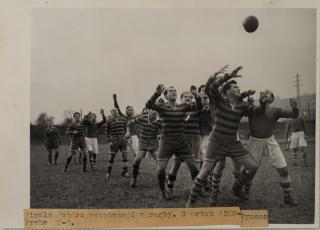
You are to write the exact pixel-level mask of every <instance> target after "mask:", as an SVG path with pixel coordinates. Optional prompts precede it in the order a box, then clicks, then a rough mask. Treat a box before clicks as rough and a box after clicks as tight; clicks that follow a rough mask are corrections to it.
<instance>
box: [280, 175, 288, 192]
mask: <svg viewBox="0 0 320 230" xmlns="http://www.w3.org/2000/svg"><path fill="white" fill-rule="evenodd" d="M280 186H281V188H282V191H283V195H284V196H290V195H291V178H290V177H289V176H287V177H280Z"/></svg>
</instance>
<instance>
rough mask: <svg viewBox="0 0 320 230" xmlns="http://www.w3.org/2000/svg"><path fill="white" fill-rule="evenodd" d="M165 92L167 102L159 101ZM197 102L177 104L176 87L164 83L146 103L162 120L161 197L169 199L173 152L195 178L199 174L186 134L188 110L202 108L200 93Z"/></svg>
mask: <svg viewBox="0 0 320 230" xmlns="http://www.w3.org/2000/svg"><path fill="white" fill-rule="evenodd" d="M162 93H163V94H164V96H165V98H166V99H167V101H168V102H167V103H165V104H163V103H158V104H156V103H155V102H156V100H157V98H158V97H160V96H161V94H162ZM194 97H195V99H196V102H197V104H194V103H191V104H177V103H176V99H177V91H176V89H175V88H174V87H168V88H167V89H165V88H164V87H163V85H158V87H157V89H156V92H155V93H154V94H153V96H152V97H151V98H150V99H149V100H148V102H147V103H146V107H147V108H149V109H153V110H155V111H157V112H158V113H159V116H160V119H161V121H162V134H161V139H160V146H159V154H158V183H159V187H160V199H163V198H164V199H167V195H166V186H165V179H166V168H167V164H168V161H169V159H170V158H171V156H172V155H173V154H176V155H177V156H178V157H180V158H182V159H183V160H184V162H185V163H186V164H187V165H188V167H189V170H190V173H191V177H192V178H195V177H196V176H197V174H198V172H199V171H198V169H197V167H196V164H195V161H194V156H193V154H192V151H191V149H190V148H189V146H188V145H187V139H186V136H185V134H184V120H185V117H186V112H189V111H196V110H199V109H201V107H202V105H201V101H200V98H199V96H198V95H196V94H195V95H194Z"/></svg>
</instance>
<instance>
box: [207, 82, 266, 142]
mask: <svg viewBox="0 0 320 230" xmlns="http://www.w3.org/2000/svg"><path fill="white" fill-rule="evenodd" d="M226 80H228V79H227V78H220V79H217V80H215V81H213V82H212V83H211V84H210V96H209V98H210V103H213V104H214V125H213V131H212V133H213V135H216V136H218V137H221V138H228V139H236V138H237V132H238V127H239V123H240V120H241V118H242V117H243V116H250V115H252V114H263V113H264V111H265V105H261V106H254V105H251V104H249V103H247V102H245V101H239V102H238V103H236V104H235V105H234V107H233V108H232V105H231V103H230V102H229V101H228V99H226V98H224V97H223V96H222V95H221V94H220V92H219V87H220V86H221V85H222V84H223V83H224V82H225V81H226Z"/></svg>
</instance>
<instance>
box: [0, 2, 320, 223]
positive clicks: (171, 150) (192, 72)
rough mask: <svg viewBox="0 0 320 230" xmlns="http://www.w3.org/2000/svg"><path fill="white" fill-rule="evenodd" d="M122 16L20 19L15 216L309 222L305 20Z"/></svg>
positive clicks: (308, 18)
mask: <svg viewBox="0 0 320 230" xmlns="http://www.w3.org/2000/svg"><path fill="white" fill-rule="evenodd" d="M42 4H43V5H46V4H47V5H48V4H51V1H50V2H48V1H47V2H43V3H42ZM270 4H271V3H270ZM114 5H116V4H114ZM57 6H59V4H57ZM132 6H133V7H98V6H96V7H72V4H70V5H68V7H31V9H30V11H29V13H30V15H29V16H30V18H29V20H30V21H29V23H30V30H29V34H28V35H29V38H30V43H29V45H30V47H29V50H28V52H29V54H30V55H29V58H30V60H29V62H28V66H29V74H30V77H29V80H28V84H27V85H25V87H27V88H28V90H29V92H30V93H29V95H28V97H29V98H30V99H29V101H30V104H29V105H27V106H28V107H29V111H27V113H29V114H27V118H29V119H28V121H27V122H28V128H29V131H28V133H29V137H28V138H27V144H28V145H29V146H28V148H29V149H27V150H28V151H27V152H24V153H23V154H24V155H25V157H27V158H29V162H27V163H28V164H27V166H26V168H27V169H28V170H29V174H26V176H28V180H29V182H28V183H29V186H30V187H29V188H28V190H29V194H28V197H29V200H28V202H29V207H25V208H30V209H110V210H112V209H158V208H161V209H162V208H209V207H239V208H240V210H267V212H268V223H269V224H270V225H271V226H272V225H276V226H280V227H281V226H288V227H290V226H291V227H293V226H295V227H297V226H310V227H312V226H315V224H318V221H319V220H318V215H319V210H318V205H319V201H318V199H319V188H318V186H319V175H317V173H318V172H319V169H318V167H319V162H317V161H319V155H318V154H317V153H318V151H319V149H318V148H319V146H317V145H319V143H318V141H319V140H317V138H319V136H318V134H317V127H318V126H319V125H318V122H319V121H318V120H317V118H318V109H317V103H318V101H317V99H318V98H317V96H319V95H318V93H319V92H317V91H318V90H319V88H318V87H317V84H318V83H319V80H318V79H317V74H318V72H317V41H318V39H319V38H318V37H317V35H318V34H317V22H318V21H319V20H318V18H317V13H318V12H317V8H312V7H309V8H290V7H287V8H277V7H260V8H258V7H254V8H252V7H242V8H236V7H235V8H230V7H225V8H221V7H219V8H218V7H201V6H196V5H194V6H192V4H191V5H190V4H189V5H188V7H179V5H178V4H177V6H175V7H134V5H132ZM0 19H1V18H0ZM0 21H1V20H0ZM1 39H2V38H1V33H0V42H1V41H2V40H1ZM17 39H19V38H17ZM0 48H1V45H0ZM18 68H19V67H18V66H17V69H18ZM4 108H5V107H4ZM20 116H23V114H20ZM5 122H6V121H5ZM3 159H5V158H3ZM4 161H5V160H4ZM4 164H5V163H4ZM5 167H10V166H9V165H8V166H5ZM10 174H11V173H10ZM8 175H9V174H8ZM6 204H7V203H6ZM21 213H22V210H21ZM114 227H116V226H114Z"/></svg>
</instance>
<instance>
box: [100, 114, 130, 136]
mask: <svg viewBox="0 0 320 230" xmlns="http://www.w3.org/2000/svg"><path fill="white" fill-rule="evenodd" d="M126 128H127V119H126V117H124V116H121V115H119V116H117V117H115V116H110V117H109V119H108V120H107V124H106V130H105V131H106V135H107V138H110V137H112V136H124V135H125V134H126V131H127V129H126Z"/></svg>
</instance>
